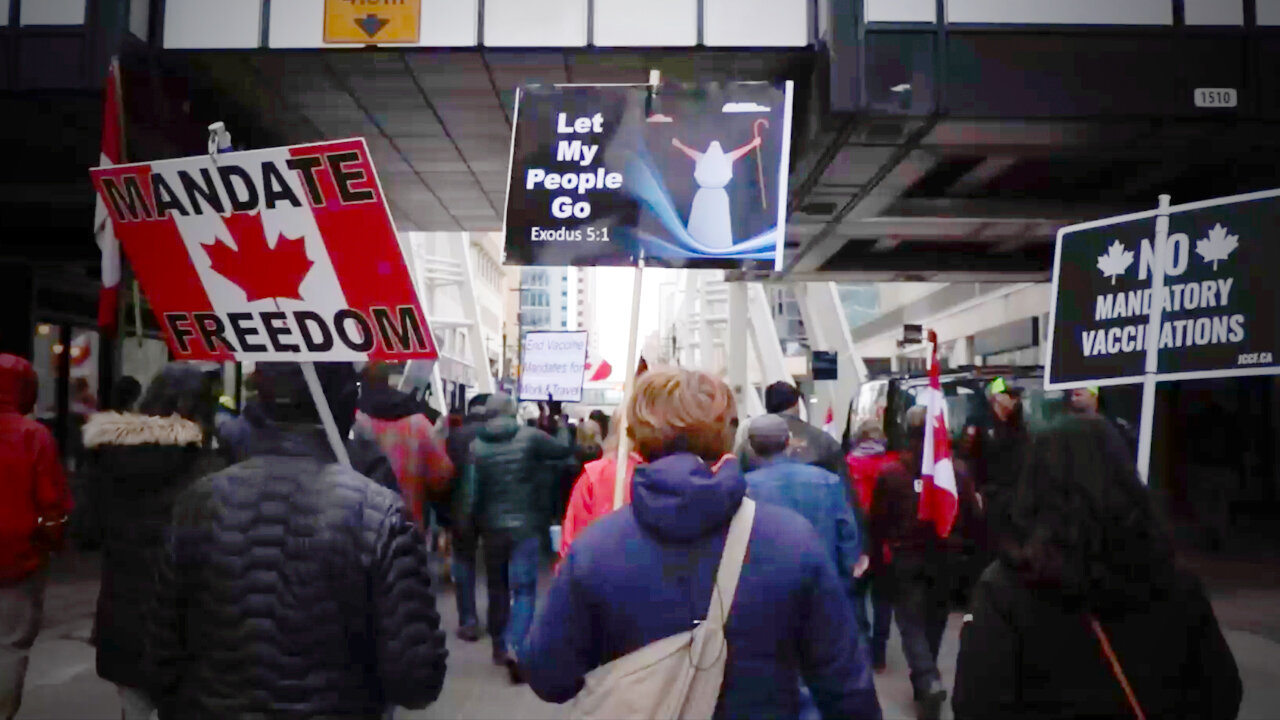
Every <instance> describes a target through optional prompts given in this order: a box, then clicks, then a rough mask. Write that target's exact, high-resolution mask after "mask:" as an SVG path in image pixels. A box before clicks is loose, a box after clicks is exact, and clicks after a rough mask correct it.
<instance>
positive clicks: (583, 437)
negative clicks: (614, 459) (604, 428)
mask: <svg viewBox="0 0 1280 720" xmlns="http://www.w3.org/2000/svg"><path fill="white" fill-rule="evenodd" d="M576 441H577V444H578V446H579V447H586V446H589V445H600V444H601V443H602V441H603V438H601V437H600V424H599V423H597V422H596V421H595V420H583V421H582V423H581V424H580V425H578V436H577V438H576Z"/></svg>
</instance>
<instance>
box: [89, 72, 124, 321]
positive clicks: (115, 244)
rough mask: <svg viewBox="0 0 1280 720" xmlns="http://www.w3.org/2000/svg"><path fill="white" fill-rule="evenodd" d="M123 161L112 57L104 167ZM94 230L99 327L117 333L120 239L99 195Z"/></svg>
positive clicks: (101, 162)
mask: <svg viewBox="0 0 1280 720" xmlns="http://www.w3.org/2000/svg"><path fill="white" fill-rule="evenodd" d="M122 162H124V111H123V109H122V106H121V98H120V62H119V60H117V59H116V58H112V59H111V64H110V65H108V66H107V84H106V88H105V90H104V92H103V102H102V152H101V154H100V156H99V158H98V164H99V165H101V166H102V167H107V166H110V165H117V164H119V163H122ZM93 233H94V238H95V239H96V241H97V243H98V249H99V250H100V251H101V252H102V288H101V289H100V290H99V291H98V328H99V330H100V331H101V332H102V334H103V335H105V336H107V337H112V336H114V335H115V333H116V329H117V328H116V325H117V320H116V318H117V308H118V307H119V292H120V242H119V240H118V239H117V238H116V234H115V228H114V227H112V223H111V219H110V218H109V217H108V216H107V206H106V203H104V202H102V198H98V202H97V205H96V206H95V207H94V211H93Z"/></svg>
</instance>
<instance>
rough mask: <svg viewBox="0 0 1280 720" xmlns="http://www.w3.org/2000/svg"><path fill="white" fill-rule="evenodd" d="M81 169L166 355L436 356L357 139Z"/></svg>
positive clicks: (370, 166) (236, 357) (180, 357)
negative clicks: (151, 314)
mask: <svg viewBox="0 0 1280 720" xmlns="http://www.w3.org/2000/svg"><path fill="white" fill-rule="evenodd" d="M90 174H91V175H92V177H93V183H94V186H95V188H96V189H97V192H98V194H99V195H101V196H102V199H103V202H104V203H105V204H106V206H107V208H108V210H109V212H110V219H111V222H112V223H113V224H114V228H115V233H116V236H117V237H119V238H120V242H121V245H122V246H123V248H124V251H125V253H126V254H127V255H128V257H129V263H130V265H131V266H132V267H133V270H134V272H135V273H136V274H137V276H138V282H139V283H140V284H141V285H142V289H143V291H144V292H145V293H146V296H147V300H148V301H150V303H151V306H152V308H153V309H154V310H155V313H156V319H157V320H158V321H159V322H160V326H161V327H162V328H164V331H165V335H166V338H167V339H168V341H169V347H170V349H172V350H173V354H174V357H175V358H176V359H178V360H233V359H234V360H302V361H315V360H344V361H357V360H369V359H378V360H407V359H410V358H424V359H434V358H435V357H436V348H435V345H434V343H433V341H432V338H431V330H430V328H428V327H427V321H426V319H425V318H424V317H423V314H422V310H421V308H420V307H419V305H418V297H417V293H416V292H415V290H414V287H413V283H412V282H411V280H410V276H409V271H408V270H407V268H406V267H405V261H404V256H403V255H402V253H401V250H400V245H399V242H398V241H397V239H396V234H395V228H394V226H393V225H392V222H391V216H390V214H389V213H388V211H387V207H386V204H385V201H384V199H383V194H382V188H381V187H380V186H379V184H378V178H377V175H376V174H375V172H374V168H373V162H372V161H371V160H370V159H369V153H368V150H367V148H366V147H365V143H364V140H362V139H354V140H341V141H336V142H326V143H318V144H315V145H298V146H294V147H281V148H272V149H269V150H254V151H250V152H238V153H225V154H221V155H217V156H216V157H211V156H209V155H199V156H196V157H190V158H182V159H178V160H165V161H161V162H155V163H138V164H134V165H115V166H112V167H106V168H97V169H94V170H91V171H90Z"/></svg>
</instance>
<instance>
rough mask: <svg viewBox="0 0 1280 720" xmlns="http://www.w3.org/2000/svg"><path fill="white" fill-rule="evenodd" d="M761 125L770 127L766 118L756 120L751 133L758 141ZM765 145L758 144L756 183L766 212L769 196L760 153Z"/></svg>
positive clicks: (761, 204) (761, 203)
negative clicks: (765, 186) (765, 189)
mask: <svg viewBox="0 0 1280 720" xmlns="http://www.w3.org/2000/svg"><path fill="white" fill-rule="evenodd" d="M761 124H763V125H764V126H765V127H769V121H768V120H766V119H764V118H760V119H759V120H756V121H755V123H754V124H752V126H751V131H752V132H753V133H755V136H756V140H760V125H761ZM763 144H764V143H763V141H761V142H758V143H756V181H757V182H758V183H759V185H760V206H761V207H763V208H764V209H765V210H768V209H769V196H768V195H767V194H766V193H765V191H764V161H763V159H762V158H761V153H760V147H761V146H762V145H763Z"/></svg>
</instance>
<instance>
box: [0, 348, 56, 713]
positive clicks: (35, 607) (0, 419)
mask: <svg viewBox="0 0 1280 720" xmlns="http://www.w3.org/2000/svg"><path fill="white" fill-rule="evenodd" d="M36 389H37V384H36V372H35V370H34V369H33V368H32V367H31V363H29V362H27V361H26V360H23V359H22V358H20V357H17V356H14V355H7V354H0V718H4V720H12V718H13V717H14V716H15V715H17V714H18V707H19V706H20V705H21V704H22V683H23V679H24V678H25V677H26V674H27V660H28V654H29V653H30V651H31V644H32V643H33V642H34V641H35V638H36V633H37V632H39V630H40V617H41V612H42V610H43V606H44V586H45V572H44V570H45V565H46V563H47V562H48V557H49V553H51V552H52V551H53V550H55V549H57V547H58V545H59V544H60V543H61V540H62V537H63V531H64V529H65V527H66V522H67V515H68V514H70V512H71V491H70V489H69V488H68V487H67V478H66V475H65V474H64V473H63V471H62V463H61V461H60V460H59V459H58V448H57V444H56V443H55V442H54V440H53V435H51V434H50V433H49V430H48V428H46V427H45V426H43V425H41V424H40V423H38V422H36V421H35V420H32V419H30V418H28V417H27V415H29V414H30V413H31V411H32V409H33V408H35V404H36Z"/></svg>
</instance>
